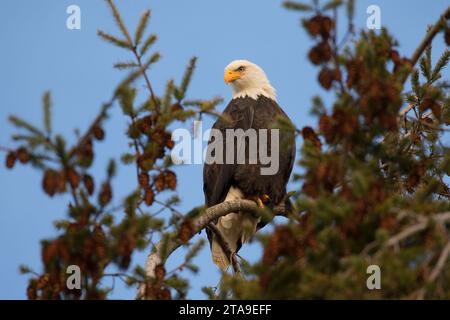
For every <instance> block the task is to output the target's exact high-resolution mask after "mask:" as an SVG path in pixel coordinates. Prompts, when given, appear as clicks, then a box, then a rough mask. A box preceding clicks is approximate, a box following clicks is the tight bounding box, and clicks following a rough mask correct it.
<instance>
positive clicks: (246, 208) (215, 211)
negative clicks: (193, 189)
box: [136, 200, 286, 299]
mask: <svg viewBox="0 0 450 320" xmlns="http://www.w3.org/2000/svg"><path fill="white" fill-rule="evenodd" d="M239 211H241V212H248V213H251V214H254V215H258V216H262V215H264V213H265V212H264V210H262V209H261V208H259V207H258V206H257V205H256V203H255V202H254V201H251V200H233V201H226V202H222V203H219V204H217V205H215V206H212V207H210V208H208V209H206V210H205V212H204V213H202V214H200V215H199V216H197V217H195V218H193V220H192V221H191V224H192V228H193V232H192V236H191V238H192V237H193V236H194V235H195V234H197V233H199V232H200V231H202V230H203V229H204V228H205V227H206V226H207V225H208V224H209V223H210V222H212V221H213V220H215V219H218V218H220V217H222V216H225V215H227V214H228V213H231V212H239ZM285 211H286V208H285V205H284V203H282V204H280V205H277V206H275V207H274V208H273V209H272V212H273V214H275V215H284V214H285ZM188 240H190V239H188ZM186 242H187V241H185V242H183V241H181V240H180V239H179V237H178V235H177V234H175V235H174V234H163V236H162V237H161V240H160V241H159V242H158V243H157V244H156V245H155V247H154V249H153V252H152V253H150V254H149V255H148V257H147V261H146V264H145V273H146V276H147V278H155V268H156V267H157V266H158V265H163V264H164V263H165V262H166V260H167V258H168V257H169V256H170V255H171V254H172V253H173V252H174V251H175V250H176V249H178V248H179V247H180V246H182V245H183V244H185V243H186ZM144 294H145V284H144V283H141V284H140V286H139V288H138V292H137V296H136V298H137V299H142V298H143V297H144Z"/></svg>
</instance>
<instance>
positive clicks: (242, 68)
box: [237, 66, 245, 72]
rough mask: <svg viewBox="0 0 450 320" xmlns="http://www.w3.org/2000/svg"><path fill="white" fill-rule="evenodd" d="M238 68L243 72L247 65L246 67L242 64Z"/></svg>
mask: <svg viewBox="0 0 450 320" xmlns="http://www.w3.org/2000/svg"><path fill="white" fill-rule="evenodd" d="M237 70H238V71H240V72H242V71H244V70H245V67H244V66H240V67H239V68H237Z"/></svg>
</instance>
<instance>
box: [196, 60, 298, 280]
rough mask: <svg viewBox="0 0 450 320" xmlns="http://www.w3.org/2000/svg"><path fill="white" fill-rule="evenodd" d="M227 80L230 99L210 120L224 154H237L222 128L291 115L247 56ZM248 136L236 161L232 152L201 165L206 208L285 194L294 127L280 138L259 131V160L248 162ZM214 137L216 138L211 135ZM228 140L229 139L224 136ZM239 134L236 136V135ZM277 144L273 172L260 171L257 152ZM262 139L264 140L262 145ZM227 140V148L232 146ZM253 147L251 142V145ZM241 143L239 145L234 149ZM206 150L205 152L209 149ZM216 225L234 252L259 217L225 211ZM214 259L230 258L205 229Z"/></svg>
mask: <svg viewBox="0 0 450 320" xmlns="http://www.w3.org/2000/svg"><path fill="white" fill-rule="evenodd" d="M224 80H225V83H226V84H231V87H232V93H233V98H232V100H231V101H230V103H229V104H228V106H227V107H226V108H225V110H224V111H223V114H222V117H220V118H219V119H218V120H217V121H216V122H215V123H214V125H213V129H215V130H218V131H219V132H221V133H222V137H223V139H224V143H223V155H224V158H225V156H226V155H227V153H230V152H233V154H234V153H238V152H239V151H240V150H242V147H241V148H239V147H238V146H239V142H238V141H233V142H236V143H231V144H229V142H230V141H229V140H230V139H235V138H236V137H235V136H232V137H231V138H230V137H229V136H227V134H226V131H228V130H229V129H232V130H239V129H242V130H243V131H244V132H246V131H248V130H249V129H250V130H255V131H256V132H263V133H264V132H268V131H272V130H273V129H276V128H277V124H279V123H280V122H279V118H283V119H284V120H285V121H288V122H289V123H290V119H289V117H288V116H287V115H286V114H285V113H284V111H283V110H282V109H281V108H280V106H279V105H278V103H277V100H276V94H275V89H274V88H273V87H272V86H271V85H270V83H269V80H268V79H267V77H266V74H265V73H264V71H263V70H262V69H261V68H260V67H259V66H257V65H256V64H254V63H251V62H250V61H247V60H235V61H233V62H231V63H230V64H229V65H228V66H227V67H226V68H225V73H224ZM249 136H250V135H246V136H243V138H241V139H243V140H244V141H241V142H242V145H241V146H243V150H244V158H245V159H244V160H245V161H240V162H239V161H236V160H237V155H235V154H234V155H233V157H232V158H231V159H233V160H234V161H232V163H229V162H228V161H223V162H221V161H219V162H216V163H205V165H204V168H203V190H204V194H205V202H206V206H207V207H211V206H214V205H216V204H219V203H221V202H223V201H230V200H236V199H251V200H254V201H255V202H256V203H257V204H258V206H260V207H264V206H269V207H270V206H274V205H278V204H280V203H281V202H282V201H284V200H285V198H286V185H287V183H288V180H289V176H290V174H291V171H292V167H293V163H294V159H295V137H294V134H293V132H292V131H289V130H279V136H278V141H271V140H270V138H268V140H266V141H263V140H261V136H259V135H258V136H257V139H258V140H257V147H256V149H257V156H258V158H257V161H256V162H255V161H253V162H252V161H251V159H250V151H249V150H250V149H251V147H252V145H250V144H252V143H253V144H254V143H255V141H250V139H248V138H249ZM214 139H216V137H215V138H214ZM214 139H213V138H212V135H211V137H210V139H209V142H208V149H210V147H211V146H212V145H213V142H214ZM227 139H228V140H227ZM236 139H239V138H236ZM274 143H276V144H278V146H279V148H278V150H276V149H275V152H276V153H278V154H271V155H270V156H272V157H274V156H276V158H275V157H274V159H276V160H277V161H278V167H277V170H276V171H275V172H272V173H271V174H262V173H261V172H262V171H261V170H262V169H263V167H265V166H266V165H267V163H263V161H262V160H261V159H260V158H259V156H260V151H261V150H262V148H263V149H264V150H267V149H270V150H272V149H271V145H272V146H273V144H274ZM262 144H265V145H262ZM230 145H231V148H230ZM253 147H254V146H253ZM238 148H239V150H238ZM208 149H207V152H208ZM214 223H215V225H216V226H217V228H218V230H219V231H220V232H221V233H222V235H223V237H224V239H225V240H226V241H227V242H228V244H229V246H230V249H231V251H232V252H233V254H235V253H237V252H238V251H239V249H240V248H241V246H242V244H243V243H245V242H247V241H249V240H250V239H251V237H252V236H253V235H254V234H255V232H256V231H257V230H258V229H259V228H261V227H263V222H262V221H261V220H260V218H259V217H255V216H254V215H252V214H249V213H245V212H235V213H229V214H227V215H225V216H223V217H221V218H219V219H218V220H216V221H215V222H214ZM207 235H208V239H209V242H210V248H211V255H212V260H213V262H214V263H215V264H216V265H217V266H219V267H220V268H221V269H222V270H223V271H225V270H226V269H227V268H228V266H229V265H230V259H231V257H228V256H227V255H226V254H225V253H224V252H223V250H222V247H221V246H220V244H219V243H218V241H217V240H216V238H215V236H214V234H213V233H212V232H211V230H207Z"/></svg>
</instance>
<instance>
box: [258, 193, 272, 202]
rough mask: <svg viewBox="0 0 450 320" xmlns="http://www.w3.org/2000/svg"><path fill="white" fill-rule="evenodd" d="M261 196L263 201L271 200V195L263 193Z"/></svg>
mask: <svg viewBox="0 0 450 320" xmlns="http://www.w3.org/2000/svg"><path fill="white" fill-rule="evenodd" d="M260 198H261V201H262V202H263V203H267V202H269V201H270V197H269V196H268V195H267V194H263V195H262V196H261V197H260Z"/></svg>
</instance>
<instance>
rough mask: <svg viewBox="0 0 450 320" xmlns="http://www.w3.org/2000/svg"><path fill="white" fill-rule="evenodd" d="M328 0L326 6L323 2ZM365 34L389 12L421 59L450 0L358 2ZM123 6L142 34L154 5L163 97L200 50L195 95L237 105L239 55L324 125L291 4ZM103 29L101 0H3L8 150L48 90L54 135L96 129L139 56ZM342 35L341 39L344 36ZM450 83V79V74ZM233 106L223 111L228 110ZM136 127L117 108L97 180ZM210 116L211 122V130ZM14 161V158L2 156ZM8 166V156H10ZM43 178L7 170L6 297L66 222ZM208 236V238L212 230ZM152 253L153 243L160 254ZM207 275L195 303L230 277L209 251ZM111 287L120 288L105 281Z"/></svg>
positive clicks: (192, 169) (299, 116)
mask: <svg viewBox="0 0 450 320" xmlns="http://www.w3.org/2000/svg"><path fill="white" fill-rule="evenodd" d="M322 2H323V1H322ZM356 2H357V3H356V8H355V22H356V26H357V28H365V26H366V19H367V14H366V8H367V7H368V6H369V5H371V4H376V5H378V6H379V7H380V8H381V22H382V25H383V26H387V27H388V28H389V30H390V31H391V33H392V34H393V35H394V36H395V37H396V38H397V39H398V40H399V43H400V47H399V50H400V52H401V54H403V55H408V56H410V55H411V53H412V52H413V50H414V49H415V47H416V46H417V44H418V42H419V41H420V39H421V38H422V36H423V35H424V33H425V30H426V26H427V24H431V23H433V22H434V21H435V20H436V18H437V17H438V16H439V14H440V13H441V12H442V11H443V9H444V8H445V7H446V6H447V5H448V1H446V0H433V1H425V0H421V1H419V0H417V1H408V0H399V1H356ZM116 3H117V4H118V7H119V9H120V11H121V13H122V15H123V18H124V20H125V21H126V23H127V25H128V26H130V28H131V29H132V30H133V29H134V27H135V26H136V23H137V21H138V18H139V16H140V14H141V13H142V12H143V11H144V10H145V9H147V8H150V9H152V18H151V22H150V30H151V32H155V33H157V34H158V37H159V41H158V42H157V44H156V45H155V49H156V50H158V51H160V53H161V54H162V57H163V58H162V60H161V61H160V62H159V63H158V64H156V65H155V66H154V67H153V68H152V69H151V70H150V73H149V76H150V79H151V82H152V84H153V86H154V89H155V91H156V92H157V93H161V92H162V91H163V88H164V86H165V84H166V81H167V80H169V79H170V78H174V79H175V80H176V81H179V80H180V77H181V75H182V72H183V71H184V68H185V66H186V64H187V62H188V60H189V58H190V57H191V56H193V55H195V56H198V58H199V60H198V66H197V69H196V71H195V74H194V77H193V79H192V83H191V87H190V89H189V91H188V97H189V98H210V97H213V96H222V97H224V98H225V101H228V100H229V99H230V96H231V92H230V88H229V87H226V86H225V84H224V83H223V68H224V67H225V66H226V65H227V64H228V63H229V62H230V61H231V60H234V59H242V58H244V59H248V60H251V61H253V62H255V63H257V64H258V65H260V66H261V67H262V68H263V69H264V70H265V71H266V73H267V75H268V77H269V79H270V81H271V83H272V85H273V86H274V87H275V88H276V89H277V93H278V101H279V103H280V105H281V106H282V107H283V108H284V109H285V111H286V112H287V114H288V115H289V116H290V117H291V118H292V119H293V121H294V122H295V123H296V125H297V126H298V127H302V126H304V125H312V126H314V125H315V123H316V121H315V119H314V118H312V117H311V116H310V114H309V110H310V105H311V104H310V101H311V97H312V96H313V95H316V94H321V95H324V96H325V97H326V98H328V99H327V100H329V97H327V95H326V94H324V92H323V90H321V89H320V88H319V86H318V85H317V82H316V72H317V70H316V69H315V68H314V67H312V66H311V65H310V63H309V62H308V60H307V58H306V55H307V52H308V50H309V48H310V47H311V44H312V42H311V40H310V39H309V37H308V36H307V35H306V34H305V32H304V31H303V29H301V28H300V27H299V21H300V19H299V15H298V14H296V13H295V12H292V11H287V10H285V9H283V8H282V7H281V1H261V0H247V1H242V0H240V1H239V0H227V1H208V0H197V1H185V0H164V1H162V0H160V1H149V0H147V1H144V0H134V1H123V0H122V1H120V0H117V1H116ZM71 4H76V5H78V6H79V7H80V8H81V21H82V22H81V30H68V29H67V28H66V23H65V22H66V18H67V14H66V8H67V7H68V6H69V5H71ZM98 29H102V30H105V31H108V32H111V33H115V34H118V32H117V28H116V27H115V25H114V23H113V20H112V18H111V15H110V12H109V9H108V7H107V6H106V4H105V3H104V1H102V0H71V1H65V0H58V1H56V0H39V1H25V0H2V1H1V2H0V42H1V43H2V49H1V50H0V70H1V72H0V123H1V125H0V145H2V146H12V145H11V143H10V141H9V137H10V135H11V134H12V133H13V132H14V130H13V128H12V126H11V125H10V124H9V123H8V121H7V117H8V115H10V114H16V115H19V116H21V117H23V118H25V119H27V120H29V121H31V122H33V123H36V124H38V125H40V124H41V123H42V114H41V104H40V101H41V95H42V93H43V92H44V91H45V90H51V91H52V95H53V102H54V107H53V118H54V131H55V132H59V133H62V134H63V135H64V136H66V137H70V139H69V141H74V134H73V130H74V129H75V128H80V129H81V130H82V131H83V130H84V129H86V127H87V126H88V124H89V122H90V121H91V119H93V117H94V116H95V115H96V113H97V111H98V110H99V107H100V105H101V103H102V102H105V101H107V100H108V99H109V97H110V95H111V93H112V90H113V89H114V88H115V86H116V85H117V84H118V82H119V81H120V80H121V79H122V77H123V76H124V74H123V72H120V71H118V70H115V69H113V68H112V65H113V64H114V63H115V62H117V61H119V60H130V59H131V57H130V56H129V55H128V53H127V52H125V51H123V50H121V49H116V48H114V47H112V46H111V45H109V44H107V43H105V42H103V41H102V40H100V39H99V38H98V37H97V35H96V32H97V30H98ZM341 35H342V33H341ZM444 48H445V45H444V42H443V39H442V35H440V36H439V37H438V39H437V41H435V46H434V48H433V50H434V55H433V57H434V58H435V59H436V56H437V55H438V54H439V53H441V52H442V51H443V50H444ZM444 77H445V78H447V79H449V71H448V69H447V70H446V71H445V72H444ZM224 106H225V104H222V105H221V106H219V110H222V109H223V108H224ZM126 124H127V120H126V118H125V117H124V116H122V115H121V112H120V111H119V108H118V107H117V106H116V107H115V108H114V109H113V111H112V113H111V117H110V119H109V120H108V121H107V123H106V127H105V129H106V134H107V139H106V141H105V142H103V143H100V144H97V148H96V154H97V157H96V160H95V164H94V167H93V173H94V174H95V175H96V176H97V177H98V178H99V179H100V178H101V177H103V176H104V171H103V169H104V167H105V163H106V162H107V161H108V159H109V158H111V157H115V158H118V157H119V156H120V154H121V153H123V152H126V151H127V150H128V144H127V140H126V138H125V135H124V130H125V128H126ZM210 125H211V121H210V120H209V121H206V122H205V123H204V126H205V128H204V129H206V128H207V127H209V126H210ZM2 158H3V154H2ZM2 162H3V160H2ZM177 172H178V174H179V176H178V179H179V188H178V190H179V193H180V195H181V197H182V200H183V201H182V203H181V204H180V206H179V210H180V211H182V212H183V211H184V212H185V211H188V210H189V209H190V208H192V207H194V206H198V205H201V204H202V203H203V192H202V175H201V174H202V167H201V165H189V166H184V167H179V168H177ZM40 186H41V175H40V174H39V173H37V172H36V171H34V170H32V169H31V168H30V167H24V166H16V167H15V169H14V171H7V170H6V169H5V167H4V166H3V163H2V165H1V166H0V190H1V192H0V253H1V258H0V299H23V298H25V289H26V284H27V276H23V275H20V274H19V272H18V267H19V265H20V264H27V265H29V266H31V267H33V268H34V269H35V270H40V268H41V263H40V245H39V241H40V240H41V239H43V238H47V237H52V236H54V235H55V234H56V233H55V229H54V228H53V226H52V221H53V220H55V219H58V218H61V217H63V216H64V215H65V208H66V204H67V200H68V199H67V198H65V197H62V196H56V197H55V198H52V199H51V198H49V197H47V196H45V195H44V194H43V193H42V191H41V190H40ZM134 186H135V177H134V173H133V171H132V168H131V167H125V166H120V168H119V172H118V176H117V178H116V179H115V181H114V185H113V187H114V193H115V195H116V196H117V200H118V199H120V198H121V197H123V196H124V195H125V194H127V192H129V191H130V190H131V189H132V188H133V187H134ZM201 236H202V237H204V234H202V235H201ZM149 250H150V248H149ZM241 255H242V256H244V257H245V258H247V259H249V260H250V261H253V260H255V259H257V258H258V257H259V255H260V248H259V246H258V245H257V244H252V245H247V246H245V247H244V249H243V250H242V251H241ZM145 257H146V252H143V253H139V254H136V255H135V256H134V257H133V264H141V265H142V264H143V263H144V261H145ZM180 259H182V255H181V252H180V253H178V254H175V255H174V257H173V258H172V259H171V260H169V262H168V269H171V267H173V266H175V265H176V263H177V262H179V261H180ZM196 262H197V263H198V264H199V265H200V267H201V270H200V273H199V274H198V275H196V276H191V275H190V274H188V273H186V275H188V276H189V278H190V279H191V280H192V281H191V290H190V294H189V297H191V298H204V295H203V294H202V293H201V291H200V288H201V287H203V286H215V285H216V284H217V283H218V281H219V272H218V270H217V268H216V267H215V265H213V263H212V262H211V260H210V256H209V249H208V248H207V247H205V249H204V250H202V252H201V254H200V255H199V256H198V257H197V259H196ZM105 281H107V282H106V283H107V284H110V283H111V282H110V281H109V279H107V280H105ZM134 293H135V292H134V290H132V289H126V288H125V287H124V286H123V285H122V284H121V283H120V281H116V286H115V290H114V293H113V294H112V296H111V297H113V298H119V299H130V298H133V297H134Z"/></svg>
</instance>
